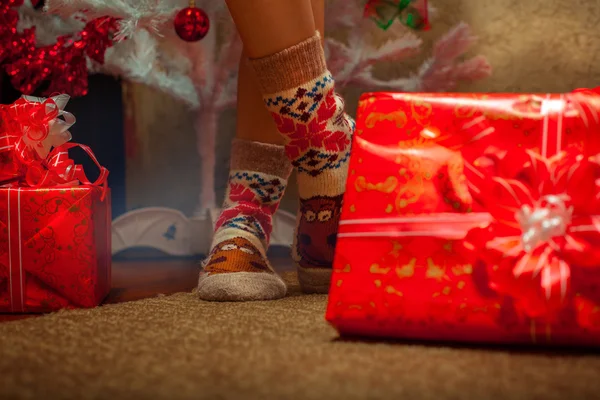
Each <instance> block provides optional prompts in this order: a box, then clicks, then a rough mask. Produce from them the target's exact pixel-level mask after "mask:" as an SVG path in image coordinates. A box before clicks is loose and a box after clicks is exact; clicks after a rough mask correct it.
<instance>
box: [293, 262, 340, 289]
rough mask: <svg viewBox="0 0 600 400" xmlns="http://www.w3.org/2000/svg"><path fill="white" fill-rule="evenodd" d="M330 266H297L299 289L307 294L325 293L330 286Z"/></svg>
mask: <svg viewBox="0 0 600 400" xmlns="http://www.w3.org/2000/svg"><path fill="white" fill-rule="evenodd" d="M332 272H333V270H332V269H331V268H304V267H301V266H298V281H299V282H300V289H301V290H302V292H303V293H307V294H327V293H329V287H330V286H331V274H332Z"/></svg>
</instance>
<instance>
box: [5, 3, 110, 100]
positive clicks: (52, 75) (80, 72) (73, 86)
mask: <svg viewBox="0 0 600 400" xmlns="http://www.w3.org/2000/svg"><path fill="white" fill-rule="evenodd" d="M21 5H23V0H0V68H2V69H4V70H5V71H6V72H7V74H8V76H9V78H10V82H11V83H12V85H13V86H14V87H15V89H17V90H18V91H19V92H21V93H23V94H27V95H30V94H33V93H34V92H35V91H36V90H38V89H40V87H41V86H42V85H47V87H46V88H45V89H44V90H43V92H42V93H40V94H41V95H42V96H51V95H53V94H56V93H66V94H69V95H70V96H72V97H79V96H85V95H86V94H87V91H88V70H87V63H86V62H87V60H86V56H87V57H89V58H90V59H92V60H94V61H96V62H98V63H101V64H102V63H104V53H105V52H106V49H108V48H109V47H111V46H112V45H113V36H114V33H115V32H116V30H117V28H118V26H117V22H118V20H117V19H115V18H111V17H101V18H96V19H93V20H91V21H89V22H88V23H87V24H86V25H85V27H84V28H83V30H82V31H81V32H79V33H78V34H77V35H74V36H72V35H65V36H61V37H59V38H58V39H57V41H56V43H55V44H53V45H49V46H44V47H37V48H36V47H35V43H36V38H35V27H32V28H29V29H25V30H23V32H21V33H19V32H17V23H18V21H19V14H18V13H17V11H16V10H15V9H14V8H16V7H20V6H21Z"/></svg>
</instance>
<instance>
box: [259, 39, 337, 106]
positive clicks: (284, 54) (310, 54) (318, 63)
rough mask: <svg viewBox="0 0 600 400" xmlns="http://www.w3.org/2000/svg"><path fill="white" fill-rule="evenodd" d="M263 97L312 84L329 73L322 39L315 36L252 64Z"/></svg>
mask: <svg viewBox="0 0 600 400" xmlns="http://www.w3.org/2000/svg"><path fill="white" fill-rule="evenodd" d="M249 62H250V64H251V66H252V68H253V69H254V71H255V72H256V75H257V78H258V81H259V83H260V86H261V89H262V91H263V95H269V94H273V93H277V92H281V91H284V90H289V89H292V88H295V87H297V86H300V85H302V84H305V83H306V82H310V81H312V80H314V79H316V78H318V77H319V76H321V75H323V74H324V73H325V72H326V71H327V63H326V62H325V52H324V50H323V46H322V44H321V35H320V34H319V32H318V31H317V32H316V33H315V35H314V36H312V37H310V38H308V39H306V40H304V41H302V42H300V43H298V44H296V45H294V46H291V47H288V48H287V49H285V50H282V51H280V52H279V53H275V54H273V55H270V56H267V57H263V58H257V59H251V60H249Z"/></svg>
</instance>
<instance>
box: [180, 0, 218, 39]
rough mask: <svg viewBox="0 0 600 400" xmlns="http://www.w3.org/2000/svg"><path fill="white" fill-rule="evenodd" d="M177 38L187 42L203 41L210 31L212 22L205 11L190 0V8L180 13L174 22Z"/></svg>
mask: <svg viewBox="0 0 600 400" xmlns="http://www.w3.org/2000/svg"><path fill="white" fill-rule="evenodd" d="M173 25H174V26H175V32H176V33H177V36H179V37H180V38H181V39H183V40H185V41H186V42H197V41H198V40H202V39H203V38H204V37H205V36H206V34H207V33H208V30H209V29H210V20H209V19H208V15H206V13H205V12H204V10H202V9H200V8H198V7H196V2H195V1H194V0H190V6H189V7H186V8H184V9H183V10H181V11H179V12H178V13H177V15H175V20H174V21H173Z"/></svg>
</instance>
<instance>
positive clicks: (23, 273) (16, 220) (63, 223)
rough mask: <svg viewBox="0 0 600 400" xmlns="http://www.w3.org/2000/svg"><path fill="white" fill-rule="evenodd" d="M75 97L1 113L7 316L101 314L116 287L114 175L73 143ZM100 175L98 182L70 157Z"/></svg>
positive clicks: (30, 100)
mask: <svg viewBox="0 0 600 400" xmlns="http://www.w3.org/2000/svg"><path fill="white" fill-rule="evenodd" d="M68 100H69V96H67V95H57V96H53V97H51V98H48V99H45V98H36V97H28V96H23V97H21V98H20V99H18V100H17V101H16V102H14V103H13V104H11V105H6V106H0V312H13V313H25V312H49V311H55V310H59V309H63V308H81V307H94V306H97V305H99V304H100V302H101V301H102V300H103V299H104V297H106V295H107V294H108V292H109V290H110V283H111V276H110V274H111V269H110V267H111V265H110V262H111V256H110V255H111V236H110V223H111V221H110V218H111V210H110V208H111V203H110V191H109V189H108V184H107V177H108V170H107V169H106V168H104V167H102V166H101V165H100V163H99V162H98V160H97V159H96V157H95V156H94V154H93V152H92V150H91V149H90V148H89V147H87V146H84V145H80V144H77V143H68V142H69V141H70V140H71V134H70V133H69V131H68V129H69V128H70V127H71V126H72V125H73V124H74V123H75V117H74V116H73V115H72V114H71V113H69V112H66V111H65V110H64V108H65V106H66V104H67V102H68ZM74 147H79V148H81V149H82V150H83V151H84V152H86V153H87V154H88V155H89V156H90V158H91V160H92V161H93V162H94V163H95V164H96V166H97V167H98V168H99V175H98V178H97V179H96V181H94V182H91V181H90V180H89V179H88V177H87V176H86V174H85V172H84V170H83V168H82V166H81V165H77V164H75V162H74V161H73V160H71V159H70V158H69V150H70V149H72V148H74Z"/></svg>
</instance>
